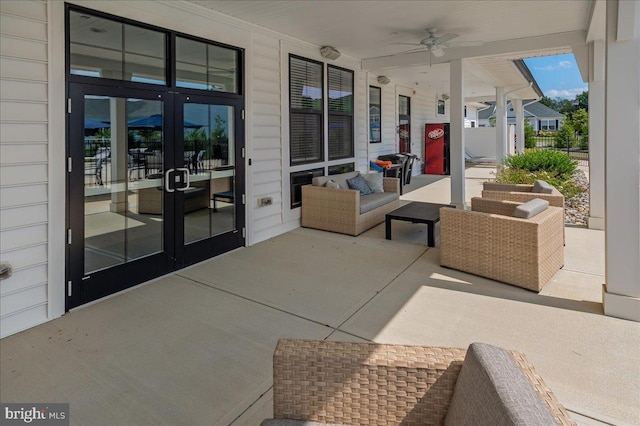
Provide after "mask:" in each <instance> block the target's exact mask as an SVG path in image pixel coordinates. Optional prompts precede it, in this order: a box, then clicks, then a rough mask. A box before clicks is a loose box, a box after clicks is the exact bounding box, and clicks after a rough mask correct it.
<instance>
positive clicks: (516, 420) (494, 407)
mask: <svg viewBox="0 0 640 426" xmlns="http://www.w3.org/2000/svg"><path fill="white" fill-rule="evenodd" d="M444 424H445V426H476V425H492V426H525V425H536V426H546V425H548V426H551V425H555V424H556V422H555V421H554V419H553V417H552V416H551V413H549V410H548V409H547V407H546V405H545V403H544V401H542V399H541V398H540V396H539V395H538V393H537V392H536V390H535V389H534V387H533V386H532V385H531V382H529V380H528V379H527V377H526V376H525V375H524V373H523V372H522V370H520V367H518V364H517V363H516V361H515V360H514V359H513V357H512V356H511V354H509V352H507V351H506V350H504V349H502V348H498V347H496V346H491V345H487V344H484V343H472V344H471V346H469V349H468V350H467V355H466V357H465V358H464V362H463V364H462V369H461V370H460V374H459V375H458V381H457V382H456V387H455V389H454V391H453V398H452V400H451V404H450V405H449V410H448V411H447V416H446V417H445V420H444Z"/></svg>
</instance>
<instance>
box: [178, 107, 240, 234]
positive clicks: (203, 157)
mask: <svg viewBox="0 0 640 426" xmlns="http://www.w3.org/2000/svg"><path fill="white" fill-rule="evenodd" d="M234 117H235V108H234V107H233V106H228V105H211V104H200V103H185V104H184V108H183V120H184V121H183V129H184V162H185V164H184V167H185V168H186V169H188V177H189V188H188V189H186V190H185V191H183V192H184V200H183V207H184V243H185V244H191V243H194V242H196V241H200V240H203V239H207V238H211V237H214V236H216V235H219V234H223V233H226V232H229V231H233V230H235V229H236V201H237V200H236V199H235V190H234V188H235V180H236V179H235V177H236V168H235V152H234V151H235V142H236V141H235V131H234V129H235V118H234Z"/></svg>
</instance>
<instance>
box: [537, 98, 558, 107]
mask: <svg viewBox="0 0 640 426" xmlns="http://www.w3.org/2000/svg"><path fill="white" fill-rule="evenodd" d="M538 102H540V103H541V104H542V105H544V106H548V107H549V108H551V109H553V110H556V111H557V102H556V101H554V100H553V99H551V98H550V97H548V96H543V97H542V99H540V100H539V101H538Z"/></svg>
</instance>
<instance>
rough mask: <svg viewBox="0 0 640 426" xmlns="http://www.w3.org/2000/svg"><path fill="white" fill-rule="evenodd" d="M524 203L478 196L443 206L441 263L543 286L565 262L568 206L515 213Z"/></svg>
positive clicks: (528, 285) (507, 280) (520, 284)
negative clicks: (461, 205) (467, 203)
mask: <svg viewBox="0 0 640 426" xmlns="http://www.w3.org/2000/svg"><path fill="white" fill-rule="evenodd" d="M521 204H522V203H516V202H512V201H500V200H488V199H484V198H478V197H474V198H472V199H471V211H467V210H455V209H440V265H442V266H445V267H448V268H453V269H458V270H460V271H464V272H469V273H472V274H475V275H480V276H483V277H487V278H491V279H493V280H497V281H502V282H505V283H508V284H512V285H515V286H518V287H522V288H526V289H529V290H533V291H540V290H541V289H542V287H543V286H544V285H545V284H546V283H547V282H548V281H549V280H550V279H551V277H552V276H553V275H554V274H555V273H556V272H557V271H558V270H559V269H560V268H562V266H563V265H564V210H563V209H562V208H560V207H548V208H547V209H546V210H544V211H543V212H542V213H539V214H537V215H536V216H534V217H532V218H530V219H521V218H516V217H513V213H514V210H515V208H516V207H517V206H519V205H521Z"/></svg>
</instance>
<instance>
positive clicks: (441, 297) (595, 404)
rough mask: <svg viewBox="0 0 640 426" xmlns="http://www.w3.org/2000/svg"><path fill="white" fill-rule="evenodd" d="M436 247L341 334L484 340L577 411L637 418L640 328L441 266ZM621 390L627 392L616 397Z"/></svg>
mask: <svg viewBox="0 0 640 426" xmlns="http://www.w3.org/2000/svg"><path fill="white" fill-rule="evenodd" d="M437 251H438V250H437V249H435V250H429V251H428V252H426V253H425V254H424V255H423V256H422V257H421V259H420V260H419V261H417V262H415V263H414V264H413V265H412V266H411V267H410V268H409V269H408V270H407V271H406V272H405V273H404V274H403V275H402V276H401V277H399V278H398V279H396V280H395V281H394V282H393V283H391V285H389V286H388V287H387V288H386V289H385V290H383V291H382V292H381V293H380V294H378V295H377V296H376V297H375V298H374V299H373V300H372V301H371V302H369V303H368V304H367V305H366V306H365V307H363V308H362V309H361V310H360V311H359V312H358V313H357V314H355V315H354V316H353V317H352V318H351V319H350V320H349V321H347V322H346V323H345V324H344V325H343V326H342V327H340V330H343V331H346V332H348V333H352V334H355V335H357V336H362V337H364V338H366V339H371V340H374V341H376V342H381V343H382V342H384V343H404V344H417V345H434V346H449V347H467V346H468V345H469V344H470V343H472V342H475V341H481V342H486V343H491V344H495V345H498V346H502V347H505V348H511V349H517V350H520V351H523V352H525V353H526V354H527V356H528V357H529V359H530V360H531V362H532V363H533V364H534V365H535V367H536V370H537V371H538V373H539V374H540V375H541V376H542V377H543V378H544V379H545V381H546V382H547V383H548V384H549V386H550V387H551V389H552V390H553V391H554V393H556V395H557V396H558V398H559V399H560V401H561V402H562V403H563V404H565V405H566V406H567V407H568V408H570V409H572V410H574V411H576V412H587V413H589V412H596V413H600V414H602V416H604V417H610V418H615V419H621V420H623V421H626V422H631V423H636V422H637V421H638V419H640V407H638V404H637V395H639V394H640V352H639V351H637V350H630V348H636V349H637V348H638V347H640V326H639V325H638V324H637V323H634V322H630V321H624V320H619V319H615V318H610V317H605V316H603V315H601V314H599V313H598V310H599V309H600V307H601V305H599V304H597V303H592V302H579V301H571V300H564V299H559V298H555V297H549V296H546V295H537V294H536V293H533V292H530V291H527V290H523V289H518V288H516V287H513V286H508V285H504V284H500V283H496V282H492V281H489V280H485V279H483V278H480V277H474V276H472V275H469V274H464V273H461V272H458V271H453V270H448V269H445V268H440V267H439V266H438V265H437V263H436V259H437ZM621 389H625V391H624V392H620V390H621Z"/></svg>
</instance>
